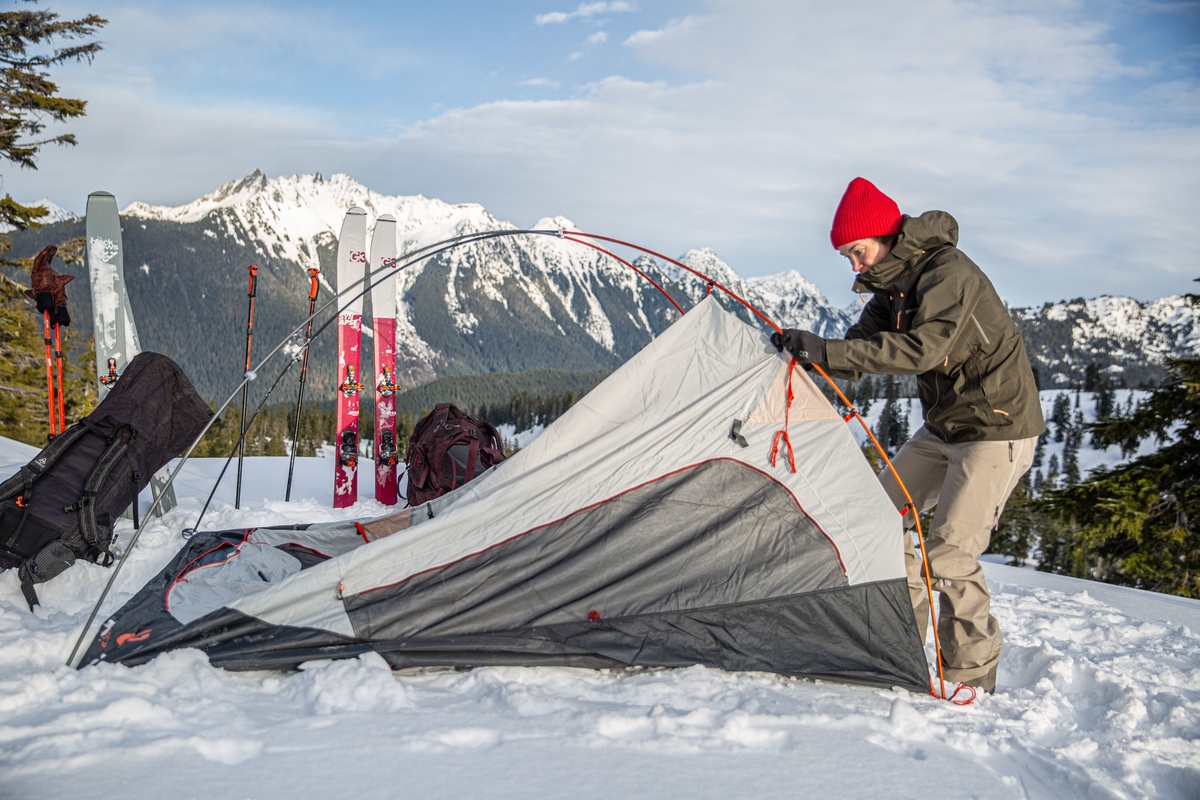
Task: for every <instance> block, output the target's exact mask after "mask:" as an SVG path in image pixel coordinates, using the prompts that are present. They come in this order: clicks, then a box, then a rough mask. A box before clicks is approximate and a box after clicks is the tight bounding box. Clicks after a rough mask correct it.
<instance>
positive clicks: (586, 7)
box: [533, 2, 633, 25]
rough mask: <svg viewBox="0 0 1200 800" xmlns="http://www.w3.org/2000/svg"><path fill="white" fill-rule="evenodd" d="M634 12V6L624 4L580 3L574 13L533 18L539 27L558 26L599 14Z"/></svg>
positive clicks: (554, 13) (550, 13)
mask: <svg viewBox="0 0 1200 800" xmlns="http://www.w3.org/2000/svg"><path fill="white" fill-rule="evenodd" d="M630 11H633V6H631V5H630V4H629V3H624V2H612V3H580V4H579V5H578V6H576V8H575V10H574V11H551V12H549V13H546V14H538V15H537V16H536V17H534V18H533V21H534V23H535V24H537V25H558V24H561V23H563V22H568V21H570V20H573V19H591V18H592V17H595V16H597V15H599V14H618V13H624V12H630Z"/></svg>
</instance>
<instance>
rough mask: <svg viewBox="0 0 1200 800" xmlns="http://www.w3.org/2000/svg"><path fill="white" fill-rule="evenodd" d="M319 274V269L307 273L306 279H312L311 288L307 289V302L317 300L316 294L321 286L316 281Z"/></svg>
mask: <svg viewBox="0 0 1200 800" xmlns="http://www.w3.org/2000/svg"><path fill="white" fill-rule="evenodd" d="M320 274H321V270H319V269H310V270H309V271H308V277H310V278H312V286H310V287H309V289H308V299H309V300H316V299H317V292H318V291H319V290H320V288H321V284H320V282H319V281H318V280H317V276H318V275H320Z"/></svg>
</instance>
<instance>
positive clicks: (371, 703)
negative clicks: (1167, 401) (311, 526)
mask: <svg viewBox="0 0 1200 800" xmlns="http://www.w3.org/2000/svg"><path fill="white" fill-rule="evenodd" d="M34 452H35V450H34V448H31V447H28V446H25V445H20V444H16V443H14V442H11V441H9V440H6V439H0V478H4V477H7V476H8V475H9V474H11V473H12V472H13V471H14V470H15V469H16V467H17V466H19V465H20V464H22V463H24V462H26V461H27V460H28V459H29V458H30V457H31V456H32V455H33V453H34ZM297 467H298V477H297V483H296V487H295V489H294V495H293V496H299V497H301V498H305V499H301V500H299V501H296V502H292V503H290V504H288V503H284V502H282V500H280V499H279V498H280V497H282V494H283V486H284V480H285V471H286V459H282V458H280V459H269V458H264V459H252V465H251V466H250V468H249V469H248V470H247V471H246V472H247V475H248V483H247V485H246V486H245V488H244V490H243V498H244V508H243V509H241V510H240V511H238V510H234V509H233V508H232V507H231V505H230V501H231V499H232V492H233V487H232V484H231V482H230V481H229V478H228V477H227V478H226V483H225V484H223V485H222V490H221V492H220V493H219V494H218V499H219V500H221V502H218V503H217V504H216V505H215V507H214V509H212V510H210V512H209V516H208V517H207V518H206V520H205V525H204V527H206V528H208V527H213V528H215V527H241V526H249V525H261V524H278V523H283V522H289V521H315V520H327V519H334V518H339V517H341V518H345V517H350V516H362V515H369V514H375V513H380V512H382V510H383V508H382V507H381V506H379V505H378V504H375V503H374V502H373V501H370V500H367V499H366V498H365V494H369V493H370V492H369V489H368V488H367V487H366V486H365V485H364V487H363V490H364V497H363V498H362V499H360V502H359V504H358V505H356V506H355V507H353V508H351V509H345V510H341V511H334V510H333V509H331V508H330V504H331V499H332V497H331V490H330V488H329V487H331V486H332V481H331V479H330V477H331V476H330V472H331V471H332V468H333V460H332V459H330V458H310V459H299V460H298V462H297ZM219 468H220V465H219V463H218V462H216V461H214V460H208V459H205V460H197V461H194V462H191V463H189V464H188V465H187V466H186V467H185V469H184V471H183V472H182V473H181V481H182V483H181V485H180V486H179V488H178V494H179V500H180V506H179V507H178V508H177V509H175V510H174V511H172V512H171V513H170V514H168V515H167V516H166V517H164V518H163V519H162V520H161V521H160V522H158V523H156V524H154V525H152V526H150V527H148V528H147V530H146V532H145V533H144V535H143V539H142V541H141V542H139V544H138V547H137V548H136V549H135V551H134V552H133V553H132V554H131V556H130V559H129V561H128V563H127V565H126V568H125V571H124V572H123V573H122V574H121V576H120V578H119V579H118V581H117V584H116V588H115V592H114V596H113V597H111V598H110V600H109V602H108V604H107V605H106V609H105V612H102V613H106V612H107V611H108V610H111V609H112V608H115V607H116V606H117V605H118V604H120V603H123V602H124V601H125V600H126V599H127V598H128V597H129V596H130V595H131V594H132V593H133V592H134V591H135V590H136V589H138V588H140V586H141V585H142V584H143V583H144V582H145V581H146V580H147V579H148V578H149V577H150V576H152V575H153V574H154V573H155V572H156V571H157V570H159V569H160V568H161V567H162V566H163V565H164V564H165V563H166V561H167V560H168V559H169V558H170V557H171V556H172V555H173V554H174V552H175V551H176V549H177V548H178V547H179V546H180V544H181V539H180V536H179V531H180V529H181V528H183V527H185V526H189V525H191V524H192V523H193V521H194V517H195V514H196V512H197V510H198V508H199V506H200V504H201V503H202V500H203V496H204V495H205V494H206V493H207V490H208V488H209V487H210V485H211V480H212V479H213V478H214V477H215V475H216V473H217V472H218V470H219ZM363 468H364V469H367V470H368V471H367V473H365V474H370V467H369V465H366V464H364V465H363ZM120 526H121V527H120V529H121V530H122V531H123V532H125V533H126V535H128V526H129V523H128V522H127V521H122V522H121V523H120ZM985 568H986V570H987V573H988V576H989V580H990V582H991V585H992V588H993V591H994V596H995V613H996V615H997V617H998V618H999V619H1000V624H1001V627H1002V629H1003V630H1004V633H1005V642H1006V644H1005V651H1004V656H1003V659H1002V661H1001V667H1000V673H999V686H1000V691H999V693H998V694H997V695H995V696H983V697H981V698H980V699H979V700H977V701H976V703H975V704H974V705H972V706H969V707H965V708H960V707H958V706H954V705H951V704H949V703H946V702H944V701H941V700H937V699H934V698H932V697H927V696H919V695H912V694H909V693H907V692H904V691H899V690H896V691H888V690H880V689H868V688H862V687H852V686H842V685H838V684H832V683H820V682H816V683H814V682H807V681H798V680H792V679H786V678H781V677H779V676H776V675H768V674H757V673H755V674H734V673H725V672H721V671H718V670H711V669H705V668H700V667H693V668H690V669H681V670H632V671H592V670H582V669H565V668H500V669H496V668H485V669H475V670H470V671H463V672H456V671H439V670H414V671H408V672H402V673H396V674H394V673H392V672H391V671H390V670H389V669H388V668H387V666H386V664H385V663H384V661H383V659H382V658H380V657H378V656H374V655H371V656H364V657H362V658H360V659H357V660H354V661H342V662H320V663H312V664H309V665H306V668H305V669H303V670H301V671H299V672H296V673H275V672H251V673H231V672H224V671H221V670H218V669H214V668H212V667H209V666H208V664H207V662H206V661H205V659H204V657H203V655H201V654H200V653H199V652H198V651H194V650H192V651H178V652H174V653H170V654H167V655H165V656H162V657H160V658H158V659H157V660H155V661H153V662H151V663H149V664H146V665H143V666H140V667H134V668H128V667H124V666H119V665H112V664H104V665H98V666H95V667H89V668H87V669H85V670H82V671H75V670H72V669H69V668H67V667H65V666H64V665H63V662H64V661H65V659H66V657H67V653H68V652H69V650H70V648H71V645H72V644H73V642H74V639H75V637H76V636H77V635H78V633H79V630H80V627H81V626H82V624H83V621H84V619H85V617H86V614H87V612H88V611H89V609H90V605H91V603H92V602H93V601H94V598H96V597H98V596H99V593H100V590H101V588H102V586H103V583H104V581H105V580H107V579H108V577H109V574H110V573H109V570H106V569H103V568H100V567H97V566H94V565H90V564H82V565H78V566H76V567H74V568H72V569H71V570H69V571H68V572H67V573H66V574H64V575H63V576H60V577H59V578H57V579H55V580H54V581H51V582H50V583H48V584H45V585H44V586H43V587H41V588H40V594H41V597H42V601H43V605H42V606H41V607H39V608H38V609H37V610H36V611H35V612H34V613H32V614H31V613H30V612H29V611H28V610H27V608H26V607H25V605H24V602H23V600H22V597H21V594H20V591H19V589H18V587H17V581H16V576H15V574H13V572H12V571H11V570H10V571H8V572H5V573H3V574H0V797H4V798H11V799H14V800H23V799H24V798H72V800H75V798H79V797H166V796H172V797H176V796H178V797H204V798H244V797H294V798H310V797H311V798H326V797H361V798H376V797H378V798H385V797H386V798H392V797H396V796H415V797H456V796H462V797H486V798H527V797H563V796H569V797H579V798H593V797H594V798H601V797H603V798H611V797H629V798H642V797H645V798H661V797H703V798H707V797H712V798H737V797H752V798H775V797H779V798H784V797H787V798H792V797H804V796H809V795H819V796H827V797H876V796H887V797H897V798H908V797H911V798H929V797H931V796H936V797H948V798H957V797H980V798H993V797H994V798H1010V797H1012V798H1019V797H1034V798H1072V797H1095V798H1125V797H1180V798H1183V797H1197V796H1200V603H1197V602H1193V601H1188V600H1182V599H1179V598H1172V597H1164V596H1158V595H1152V594H1149V593H1145V592H1138V591H1134V590H1129V589H1122V588H1118V587H1112V586H1105V585H1101V584H1095V583H1091V582H1088V581H1077V580H1072V579H1065V578H1061V577H1056V576H1050V575H1045V574H1042V573H1036V572H1032V571H1030V570H1020V569H1016V568H1011V567H1005V566H1002V565H999V564H987V565H986V567H985Z"/></svg>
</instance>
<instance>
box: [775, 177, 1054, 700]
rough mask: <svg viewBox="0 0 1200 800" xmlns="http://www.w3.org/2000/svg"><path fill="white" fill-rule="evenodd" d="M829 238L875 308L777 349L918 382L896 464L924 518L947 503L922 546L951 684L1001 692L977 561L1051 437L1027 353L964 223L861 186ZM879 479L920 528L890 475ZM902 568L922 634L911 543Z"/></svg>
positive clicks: (846, 372) (996, 641)
mask: <svg viewBox="0 0 1200 800" xmlns="http://www.w3.org/2000/svg"><path fill="white" fill-rule="evenodd" d="M830 239H831V240H832V242H833V246H834V248H835V249H836V250H837V251H838V252H839V253H841V254H842V255H843V256H845V257H846V258H847V259H849V260H850V266H851V268H852V269H853V270H854V272H855V273H856V274H857V275H858V278H857V279H856V280H855V283H854V290H855V291H856V292H860V293H862V292H870V293H871V294H872V297H871V299H870V300H869V301H868V302H867V304H866V306H865V307H864V308H863V312H862V316H861V317H860V318H859V320H858V322H857V323H856V324H855V325H853V326H852V327H851V328H850V329H849V330H848V331H846V336H845V338H844V339H833V340H828V341H826V340H825V339H822V338H821V337H819V336H816V335H815V334H813V333H811V332H809V331H801V330H786V331H784V332H783V334H782V335H780V336H779V337H778V338H777V341H776V344H777V346H779V347H780V348H781V349H782V348H786V349H787V350H788V351H789V352H791V353H792V355H794V356H796V358H797V359H798V360H799V361H800V362H801V363H803V364H819V365H821V366H822V367H824V368H826V369H827V370H829V371H831V372H832V373H833V374H835V375H838V376H840V377H852V378H854V379H857V377H858V374H859V373H862V372H873V373H881V374H884V375H917V376H918V377H917V386H918V390H919V394H920V399H921V407H922V410H923V411H924V416H925V424H924V426H922V427H921V429H920V430H918V431H917V432H916V434H915V435H914V436H913V438H912V439H910V440H909V441H908V442H907V443H906V444H905V445H904V446H903V447H901V448H900V452H899V453H897V454H896V457H895V458H894V459H893V464H894V465H895V467H896V471H897V472H898V473H899V475H900V479H901V480H902V481H903V482H904V486H905V487H906V488H907V489H908V491H909V493H910V494H911V495H912V499H913V502H914V503H915V505H916V507H917V509H919V510H920V511H926V510H928V509H929V508H932V507H934V506H936V507H937V510H936V511H935V513H934V516H933V524H932V526H931V528H930V530H929V531H928V533H927V535H926V540H925V544H926V550H927V553H928V557H929V571H930V578H931V581H932V583H933V588H934V589H935V590H936V591H938V592H939V593H940V597H939V608H940V614H939V620H938V637H939V639H940V642H941V646H942V658H943V663H944V666H945V671H946V677H947V678H948V679H949V680H952V681H958V682H963V683H967V684H970V685H972V686H975V687H977V688H980V689H983V690H985V691H988V692H994V691H995V689H996V666H997V664H998V663H999V661H1000V647H1001V640H1000V629H999V626H998V625H997V623H996V619H995V617H993V616H992V615H991V613H990V604H991V598H990V596H989V594H988V588H987V581H986V580H985V578H984V575H983V569H982V568H981V567H980V566H979V556H980V555H982V554H983V552H984V550H986V549H987V545H988V540H989V538H990V536H991V531H992V530H993V529H994V528H995V527H996V525H997V524H998V523H999V521H1000V513H1001V512H1002V511H1003V509H1004V504H1005V503H1006V502H1007V501H1008V497H1009V495H1010V494H1011V493H1012V490H1013V489H1014V488H1015V487H1016V485H1017V481H1018V480H1019V479H1020V478H1021V476H1022V475H1024V474H1025V472H1026V471H1028V470H1029V466H1030V464H1031V463H1032V461H1033V451H1034V445H1035V444H1036V441H1037V437H1038V435H1039V434H1041V433H1042V432H1043V431H1044V430H1045V429H1046V425H1045V423H1044V421H1043V419H1042V410H1041V405H1040V403H1039V401H1038V394H1037V386H1036V384H1035V382H1034V377H1033V370H1032V368H1031V367H1030V365H1029V357H1028V356H1027V355H1026V353H1025V345H1024V343H1023V342H1022V341H1021V335H1020V333H1019V332H1018V331H1017V327H1016V325H1015V324H1014V323H1013V321H1012V318H1011V317H1010V316H1009V314H1008V310H1007V309H1006V308H1005V307H1004V303H1003V302H1002V301H1001V300H1000V297H999V296H998V295H997V294H996V290H995V289H994V288H992V284H991V282H990V281H988V279H987V276H986V275H984V274H983V272H982V270H980V269H979V267H978V266H976V265H975V263H974V262H972V261H971V260H970V259H969V258H967V256H966V255H965V254H963V252H962V251H961V250H959V249H958V248H957V247H956V246H955V245H956V244H957V243H958V223H957V222H955V221H954V218H953V217H951V216H950V215H949V214H947V213H946V212H944V211H927V212H925V213H924V214H922V215H921V216H919V217H909V216H906V215H902V214H901V213H900V209H899V207H898V206H897V205H896V203H895V201H893V200H892V199H891V198H890V197H888V196H887V195H885V194H884V193H883V192H881V191H879V189H877V188H876V187H875V186H874V185H873V184H872V183H871V182H870V181H867V180H864V179H863V178H855V179H854V180H853V181H851V183H850V186H849V187H848V188H847V189H846V193H845V194H844V195H843V196H842V201H841V203H840V204H839V205H838V209H837V213H836V214H834V218H833V228H832V230H831V231H830ZM880 481H881V482H882V483H883V486H884V489H885V490H886V491H887V493H888V496H889V497H891V498H892V502H893V503H895V504H896V508H897V509H899V510H901V511H906V515H905V523H906V525H908V527H910V528H911V527H912V526H913V524H914V517H913V511H912V510H906V508H905V507H906V503H907V501H906V500H905V497H904V492H903V491H902V490H901V489H900V487H899V486H898V485H897V483H896V480H895V478H894V477H893V476H892V474H891V472H890V470H886V469H885V470H884V471H883V473H882V474H881V475H880ZM905 560H906V566H907V569H908V586H909V593H910V595H911V597H912V602H913V608H914V610H915V612H916V617H917V626H918V629H919V630H920V632H921V636H922V638H924V636H925V629H926V627H927V626H928V618H929V604H928V600H927V595H926V589H925V583H924V580H923V579H922V575H921V565H920V558H919V556H918V555H917V554H916V552H915V550H914V548H913V544H912V541H911V538H910V537H905Z"/></svg>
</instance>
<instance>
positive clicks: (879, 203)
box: [829, 178, 904, 250]
mask: <svg viewBox="0 0 1200 800" xmlns="http://www.w3.org/2000/svg"><path fill="white" fill-rule="evenodd" d="M903 221H904V219H903V217H902V216H901V215H900V207H899V206H897V205H896V201H895V200H893V199H892V198H890V197H888V196H887V195H886V194H884V193H883V192H881V191H879V190H878V189H876V188H875V184H873V183H871V182H870V181H869V180H867V179H866V178H855V179H854V180H852V181H850V185H849V186H847V187H846V193H845V194H844V195H842V202H840V203H838V207H837V213H835V214H834V215H833V229H832V230H831V231H829V239H830V241H832V242H833V249H834V250H836V249H838V248H839V247H841V246H842V245H844V244H845V243H846V242H856V241H858V240H859V239H867V238H869V237H871V236H888V235H890V234H893V233H899V232H900V225H901V223H902V222H903Z"/></svg>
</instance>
